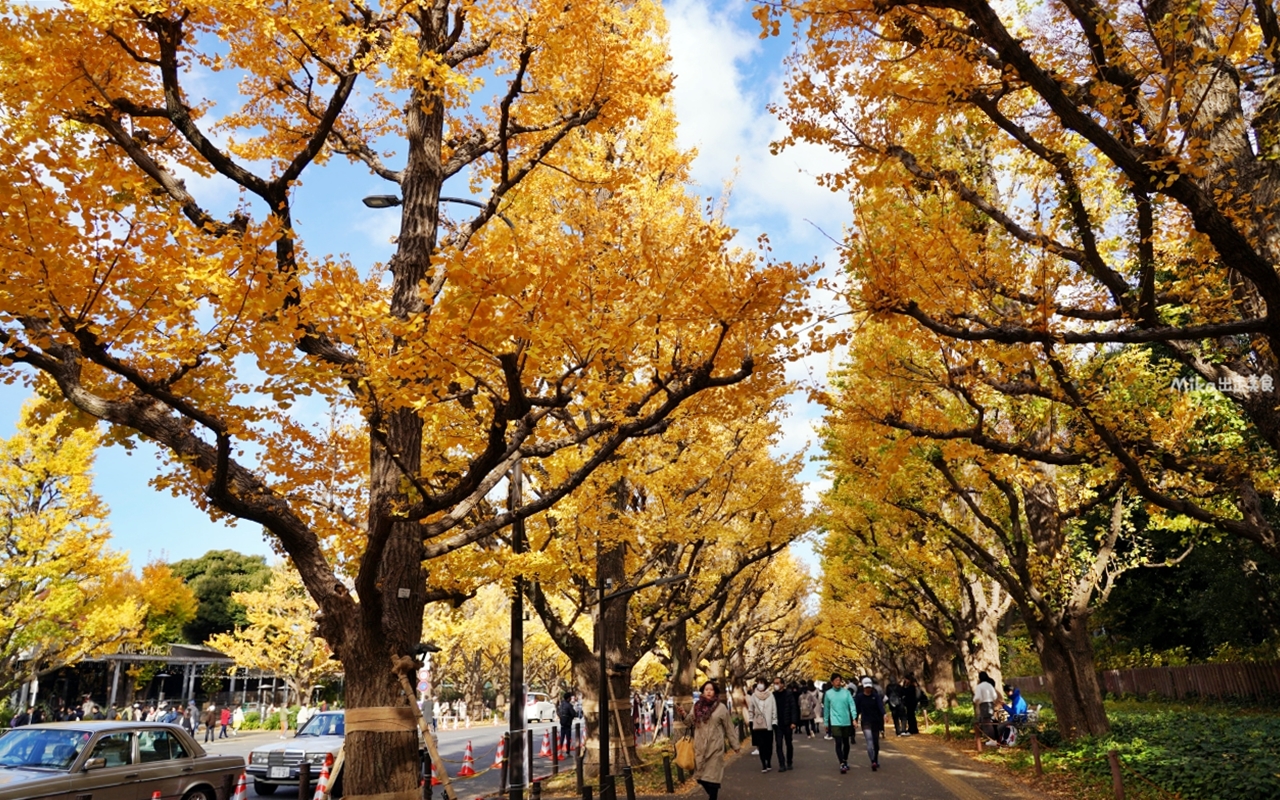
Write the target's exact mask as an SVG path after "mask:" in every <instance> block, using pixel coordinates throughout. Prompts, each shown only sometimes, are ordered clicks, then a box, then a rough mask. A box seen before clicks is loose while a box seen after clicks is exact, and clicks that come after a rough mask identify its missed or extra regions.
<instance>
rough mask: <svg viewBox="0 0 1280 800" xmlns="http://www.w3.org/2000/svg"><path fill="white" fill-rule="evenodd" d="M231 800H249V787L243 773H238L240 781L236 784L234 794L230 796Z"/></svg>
mask: <svg viewBox="0 0 1280 800" xmlns="http://www.w3.org/2000/svg"><path fill="white" fill-rule="evenodd" d="M231 800H249V785H248V781H247V780H246V778H245V774H244V773H243V772H241V773H240V780H239V781H238V782H237V783H236V792H235V794H233V795H231Z"/></svg>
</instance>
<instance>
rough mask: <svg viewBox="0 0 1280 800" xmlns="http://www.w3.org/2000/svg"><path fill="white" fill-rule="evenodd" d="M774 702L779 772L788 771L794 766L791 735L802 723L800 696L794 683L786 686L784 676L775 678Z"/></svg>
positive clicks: (775, 741)
mask: <svg viewBox="0 0 1280 800" xmlns="http://www.w3.org/2000/svg"><path fill="white" fill-rule="evenodd" d="M773 703H774V706H776V707H777V709H778V724H777V725H776V726H774V729H773V743H774V747H775V749H776V750H777V751H778V772H786V771H787V770H789V769H792V768H793V761H794V756H795V749H794V747H793V746H792V741H791V737H792V734H794V733H795V730H796V728H797V727H798V726H799V725H800V698H799V696H798V695H797V693H796V690H795V687H794V685H792V686H785V685H783V683H782V678H774V679H773Z"/></svg>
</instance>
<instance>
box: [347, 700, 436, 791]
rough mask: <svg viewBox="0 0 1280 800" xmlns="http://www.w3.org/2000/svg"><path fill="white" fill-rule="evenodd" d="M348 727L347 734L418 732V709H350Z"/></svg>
mask: <svg viewBox="0 0 1280 800" xmlns="http://www.w3.org/2000/svg"><path fill="white" fill-rule="evenodd" d="M346 726H347V733H351V732H353V731H369V732H373V733H397V732H399V731H417V730H418V709H416V708H413V707H412V706H382V707H378V708H348V709H347V711H346ZM379 796H380V795H379ZM389 798H390V796H388V800H389Z"/></svg>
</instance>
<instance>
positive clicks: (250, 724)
mask: <svg viewBox="0 0 1280 800" xmlns="http://www.w3.org/2000/svg"><path fill="white" fill-rule="evenodd" d="M241 727H242V728H244V729H245V730H250V731H255V730H257V729H258V728H261V727H262V713H261V712H258V711H250V712H249V713H247V714H245V715H244V725H242V726H241Z"/></svg>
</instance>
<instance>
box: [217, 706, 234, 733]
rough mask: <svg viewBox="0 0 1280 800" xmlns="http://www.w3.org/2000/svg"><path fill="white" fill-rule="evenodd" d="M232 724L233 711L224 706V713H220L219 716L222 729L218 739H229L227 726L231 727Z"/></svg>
mask: <svg viewBox="0 0 1280 800" xmlns="http://www.w3.org/2000/svg"><path fill="white" fill-rule="evenodd" d="M230 724H231V709H229V708H226V707H225V706H224V707H223V709H222V711H221V713H219V715H218V725H219V727H220V730H219V731H218V738H219V739H226V738H228V737H227V726H228V725H230Z"/></svg>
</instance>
